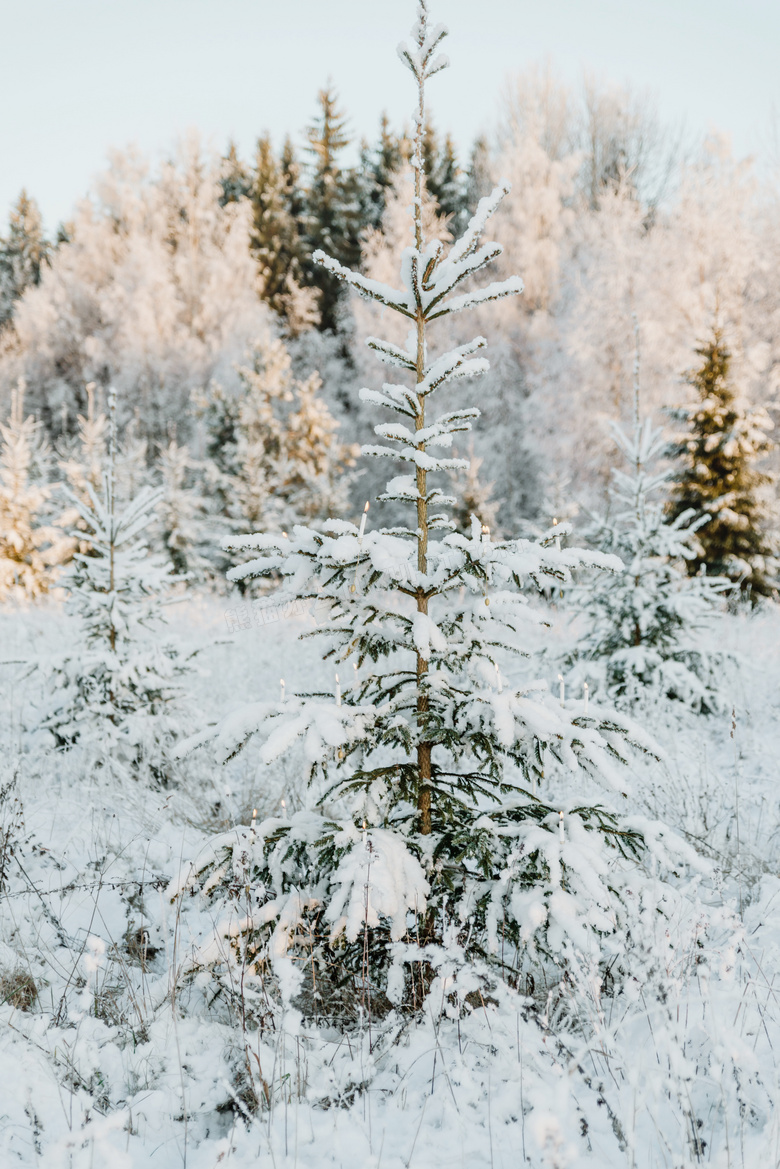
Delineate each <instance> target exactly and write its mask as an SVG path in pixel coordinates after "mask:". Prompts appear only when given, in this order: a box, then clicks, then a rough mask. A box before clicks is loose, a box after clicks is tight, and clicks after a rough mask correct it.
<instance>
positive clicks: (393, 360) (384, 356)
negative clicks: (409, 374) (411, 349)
mask: <svg viewBox="0 0 780 1169" xmlns="http://www.w3.org/2000/svg"><path fill="white" fill-rule="evenodd" d="M366 345H367V346H368V348H369V349H373V350H374V352H375V353H376V355H377V357H378V358H379V360H380V361H383V362H384V363H385V365H398V366H400V367H401V369H416V368H417V365H416V362H415V359H414V355H413V354H411V353H407V351H406V350H405V349H401V347H400V346H399V345H393V343H392V342H391V341H382V340H380V338H379V337H369V338H368V339H367V340H366Z"/></svg>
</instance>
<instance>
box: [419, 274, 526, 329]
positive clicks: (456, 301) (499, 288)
mask: <svg viewBox="0 0 780 1169" xmlns="http://www.w3.org/2000/svg"><path fill="white" fill-rule="evenodd" d="M523 287H524V286H523V282H522V280H521V279H520V277H519V276H510V277H509V279H508V280H498V281H496V282H495V283H493V284H488V285H487V287H486V288H480V289H478V290H477V291H476V292H467V293H465V295H464V296H454V297H453V298H452V300H447V301H445V302H444V304H443V305H442V306H441V308H440V309H439V310H438V312H435V313H431V315H430V316H429V317H428V320H429V321H435V320H436V318H437V317H446V316H449V314H450V313H460V312H463V311H464V310H465V309H469V308H476V307H477V305H480V304H487V303H488V302H489V301H491V300H503V298H504V297H505V296H519V295H520V293H521V292H522V291H523Z"/></svg>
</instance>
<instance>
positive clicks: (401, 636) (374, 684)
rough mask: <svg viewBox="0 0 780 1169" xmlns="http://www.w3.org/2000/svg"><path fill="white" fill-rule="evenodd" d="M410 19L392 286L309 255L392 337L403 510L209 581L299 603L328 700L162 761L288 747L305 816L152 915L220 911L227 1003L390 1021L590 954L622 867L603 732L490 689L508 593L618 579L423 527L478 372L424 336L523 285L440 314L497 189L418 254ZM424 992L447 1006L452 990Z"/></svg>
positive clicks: (415, 58) (372, 451)
mask: <svg viewBox="0 0 780 1169" xmlns="http://www.w3.org/2000/svg"><path fill="white" fill-rule="evenodd" d="M418 14H419V15H418V22H417V24H416V25H415V27H414V29H413V34H412V35H413V43H412V44H411V45H409V46H402V48H401V50H400V52H401V58H402V61H403V63H404V64H405V65H406V67H407V68H408V69H409V70H410V71H411V73H412V75H413V77H414V80H415V84H416V88H417V97H418V102H417V108H416V110H415V125H416V128H417V132H416V136H415V143H414V161H413V167H414V183H415V198H414V212H413V215H414V218H413V223H412V225H411V226H412V231H413V235H412V244H411V246H409V247H407V248H406V250H405V252H404V253H403V257H402V262H401V286H400V287H396V286H391V285H388V284H384V283H380V282H378V281H374V280H371V279H369V278H368V277H365V276H363V275H361V274H360V273H358V272H355V271H354V270H351V269H349V268H346V267H345V266H344V265H343V264H341V263H340V262H339V261H338V260H336V259H334V258H332V257H330V256H328V255H326V254H325V253H324V252H319V253H317V255H316V256H315V259H316V261H317V262H318V263H320V264H321V265H323V267H325V268H326V269H327V270H328V271H329V272H330V273H332V274H333V275H334V276H336V277H338V278H339V279H342V280H343V281H344V282H345V283H346V284H347V285H349V286H350V287H352V288H353V289H355V290H356V291H357V292H358V293H359V294H361V295H363V296H366V297H369V298H371V299H372V300H374V301H376V302H378V303H380V304H383V305H385V306H386V308H387V309H388V310H389V311H390V312H392V313H397V314H400V316H401V317H403V318H405V319H406V320H407V321H408V322H409V324H410V326H411V331H410V333H409V336H408V341H407V343H406V345H404V346H399V345H397V344H394V343H391V342H387V341H383V340H380V339H378V338H373V339H371V340H370V341H369V345H370V347H371V348H372V349H373V351H374V352H375V353H376V355H377V357H378V358H379V360H380V361H382V362H383V363H384V364H385V365H388V366H389V367H390V368H391V369H392V370H393V372H394V373H395V374H396V378H397V379H402V380H396V381H393V382H392V383H388V384H385V385H384V386H383V388H382V390H363V391H362V396H363V398H364V399H366V400H368V401H370V402H372V403H374V404H377V405H381V406H383V407H385V408H386V409H388V410H389V411H390V412H391V413H392V414H393V415H395V417H396V419H397V421H393V422H391V423H388V424H386V425H380V426H377V427H376V433H377V435H378V437H379V439H380V440H381V441H380V442H379V443H378V444H377V445H372V446H369V447H366V448H364V453H366V454H368V455H373V456H375V457H377V458H380V459H385V460H389V461H390V462H391V463H399V464H400V467H399V468H398V473H397V474H395V475H394V476H393V477H392V478H391V480H390V482H389V483H388V485H387V490H386V492H385V493H384V494H383V495H381V496H380V497H379V500H380V502H382V501H392V502H393V504H394V505H397V504H400V505H402V506H403V507H405V508H407V509H408V512H409V520H408V522H407V523H406V524H404V525H399V526H396V527H393V528H379V529H376V530H366V527H365V523H366V519H365V517H366V513H364V520H363V521H362V522H361V526H360V528H357V527H356V526H355V525H353V524H351V523H347V522H332V523H330V524H328V525H325V526H324V527H323V529H322V530H320V531H316V530H313V529H312V528H307V527H296V528H295V529H294V530H293V531H292V532H291V533H290V534H289V535H288V536H286V535H284V534H282V535H281V536H280V535H278V534H275V535H271V534H258V535H252V536H247V537H245V538H243V539H238V540H235V539H234V540H233V541H231V542H230V546H231V547H233V548H236V549H240V550H241V549H244V550H246V551H249V552H252V553H253V554H254V559H252V560H251V561H249V563H246V564H243V565H241V566H240V567H236V568H235V569H233V570H231V572H230V574H229V576H230V578H231V579H233V580H235V581H240V580H245V579H248V578H252V577H270V578H271V579H281V580H282V582H283V586H284V589H285V591H286V593H287V595H292V596H299V597H306V598H317V600H318V601H319V605H318V612H320V613H322V614H323V619H322V624H321V625H320V627H318V628H317V630H316V631H315V632H316V634H317V635H318V636H320V637H322V638H323V640H324V651H323V652H324V654H325V656H326V657H327V658H329V659H330V660H331V661H332V662H333V667H334V671H337V674H336V676H335V677H334V686H333V690H332V691H331V692H330V693H312V692H311V691H310V690H309V691H308V692H303V693H299V694H295V695H288V696H287V697H285V695H283V696H282V699H281V701H280V700H277V696H276V694H274V695H273V697H271V696H268V697H266V699H265V700H261V701H259V702H257V703H256V704H255V705H253V706H250V707H245V708H243V709H241V710H239V711H238V712H237V713H236V714H235V715H232V716H229V717H228V718H227V719H225V720H224V721H223V722H222V723H221V724H219V726H218V727H216V728H207V729H205V730H204V731H203V732H202V733H201V734H200V735H198V736H196V737H195V738H194V739H192V740H191V741H190V742H189V744H187V745H186V746H185V748H183V749H192V748H193V747H195V746H197V745H198V744H200V743H203V742H206V741H208V740H210V739H214V738H215V739H216V742H217V745H218V753H219V756H220V757H221V758H222V759H226V758H228V757H230V756H231V755H233V754H235V752H236V751H238V750H240V749H241V748H242V747H243V746H244V744H245V743H246V742H247V741H248V740H249V739H250V738H252V737H254V736H257V737H259V739H260V740H261V742H262V747H261V759H262V761H263V762H264V763H266V764H270V763H271V762H272V761H273V760H275V759H277V758H278V757H279V756H280V755H282V754H283V753H284V752H287V751H290V750H293V749H294V748H295V745H296V744H299V745H300V746H301V748H302V750H303V754H304V757H305V760H306V763H307V764H308V768H309V770H310V773H311V776H312V787H311V793H312V794H311V804H310V805H309V807H308V808H306V809H305V810H304V811H301V812H300V813H296V814H295V815H293V816H292V817H290V818H288V817H287V816H286V815H283V816H282V817H281V818H279V819H272V820H269V821H266V822H265V823H263V824H261V825H258V826H256V825H253V826H252V827H251V828H247V829H240V830H238V831H237V832H236V831H234V832H232V833H229V834H227V835H226V836H224V837H223V838H221V839H220V840H218V841H216V842H215V843H214V844H213V845H210V846H209V849H208V850H207V854H204V856H203V857H202V858H200V859H197V860H196V861H195V862H194V863H193V864H192V865H191V866H187V867H186V868H185V870H184V871H183V873H182V874H181V876H180V878H179V879H178V880H177V881H175V882H174V883H173V885H172V887H171V893H172V895H173V896H175V895H176V894H177V893H178V892H180V891H183V890H185V889H193V888H195V887H197V886H198V884H199V883H200V882H202V881H203V882H205V881H207V882H208V884H207V886H205V888H206V894H205V895H206V896H208V897H212V898H217V899H219V900H221V901H223V902H224V904H225V905H226V906H227V907H228V909H229V910H230V911H231V912H229V913H228V916H227V918H226V919H225V920H226V923H227V924H226V925H225V926H224V928H222V927H220V930H221V932H220V931H218V934H217V938H216V940H215V945H214V948H213V949H212V950H211V951H210V953H211V955H212V956H213V955H214V954H215V953H216V954H221V955H222V956H223V957H224V958H225V960H229V955H230V953H231V951H235V954H236V956H237V957H238V958H239V960H241V956H242V955H243V956H244V958H245V965H244V971H245V973H246V974H247V978H249V979H250V980H251V978H252V977H253V976H254V975H255V974H256V973H259V972H261V971H263V970H267V971H270V972H271V973H272V974H273V975H274V977H275V978H276V979H278V980H279V984H280V985H281V989H282V992H283V994H284V995H286V996H287V997H289V996H290V995H293V994H295V993H296V991H297V990H298V988H299V987H300V982H301V974H300V969H301V967H302V964H303V962H306V963H311V964H312V965H313V967H314V969H315V975H316V985H317V987H318V988H319V990H318V993H319V994H321V995H324V994H325V993H326V988H327V987H328V985H329V983H330V984H331V986H332V985H333V983H334V982H335V983H338V982H339V981H342V982H343V981H348V980H349V979H353V978H354V979H358V980H359V981H360V980H362V982H363V987H364V990H366V988H367V987H369V989H370V987H371V986H373V987H375V988H376V987H378V988H380V989H381V990H382V991H384V993H385V994H386V995H387V996H388V997H389V998H390V999H391V1000H392V1001H397V1002H403V1003H405V1004H406V1005H407V1006H408V1007H410V1008H411V1007H412V1006H413V1005H414V1004H415V1003H416V1004H417V1005H418V1006H419V1005H421V1004H422V1002H423V1001H424V999H425V995H426V992H427V990H428V988H429V986H430V984H431V979H432V978H433V976H434V973H435V971H436V970H437V969H438V970H440V971H442V972H443V973H447V972H449V973H450V974H452V973H453V972H454V971H456V970H458V969H463V970H466V968H467V967H468V968H469V969H470V971H471V973H469V971H468V970H466V973H465V975H464V977H465V978H469V977H470V978H472V981H471V982H469V983H468V989H469V990H473V988H474V985H475V983H474V981H473V977H474V971H475V970H476V971H480V970H481V971H483V973H484V972H485V971H486V970H488V969H489V970H490V971H492V975H489V974H487V973H486V974H485V978H489V977H497V978H507V979H509V980H511V979H512V978H513V977H516V976H517V971H518V968H519V965H520V964H521V963H522V961H523V954H524V953H525V952H526V948H527V947H528V946H533V945H535V944H536V945H538V946H540V947H541V948H543V949H545V948H546V949H547V950H548V951H553V952H555V953H557V954H561V953H563V952H564V951H565V946H566V939H569V940H571V941H573V942H574V944H575V945H577V946H578V947H579V946H587V945H588V941H587V939H588V937H589V936H591V937H595V935H593V934H591V933H590V931H591V930H593V929H595V930H601V931H603V932H606V933H609V931H610V930H611V928H612V924H611V922H612V921H614V917H611V916H610V915H612V914H614V913H616V912H619V909H617V910H616V908H615V905H616V903H617V899H618V895H617V894H613V893H612V892H610V888H612V889H615V888H616V887H617V886H618V885H619V883H620V877H619V876H618V875H617V874H616V872H615V869H614V866H613V867H612V868H611V867H610V865H609V859H608V858H609V857H610V856H613V857H619V856H620V854H621V852H625V853H631V852H632V851H633V850H636V849H638V848H639V847H640V846H641V840H640V837H639V835H638V834H637V831H636V830H635V828H633V827H632V826H630V825H628V824H625V823H623V822H622V815H623V813H622V812H621V810H620V804H621V802H622V801H623V796H622V795H621V794H620V793H623V792H624V791H625V790H626V783H627V779H628V776H627V770H626V769H625V768H624V767H623V766H621V761H622V762H623V763H625V762H626V761H627V758H628V754H627V748H628V743H629V742H630V741H631V733H630V731H629V729H628V724H627V723H626V722H625V720H621V718H620V717H619V716H617V715H615V714H614V713H613V712H608V713H605V712H602V711H599V710H598V709H595V708H591V710H590V712H589V714H587V715H586V713H585V711H584V708H583V704H582V703H581V702H579V701H576V702H571V701H568V702H565V703H563V702H561V701H560V700H559V698H558V697H557V696H554V695H552V694H551V693H549V691H548V690H547V688H546V686H545V685H544V683H542V682H539V681H538V680H533V676H532V680H531V681H529V682H528V683H526V684H524V685H517V684H515V685H510V683H509V680H508V678H507V677H506V675H505V673H504V671H505V669H506V668H507V663H508V662H509V661H511V660H512V655H513V654H515V655H527V654H528V648H527V640H526V636H525V630H526V629H527V628H528V626H529V625H532V626H537V625H538V624H540V622H541V621H542V620H543V619H542V618H541V616H539V615H538V614H537V611H536V610H534V609H533V608H532V607H531V605H530V604H529V600H528V596H527V592H526V591H525V590H526V586H527V585H528V584H529V583H531V584H536V585H537V586H539V587H541V586H542V584H543V582H544V581H546V580H554V581H558V580H565V579H568V574H569V571H570V569H571V568H572V567H573V566H575V565H580V564H582V563H597V562H600V561H601V562H603V563H606V564H609V565H612V566H615V567H617V565H618V562H617V561H614V560H610V559H609V558H603V557H602V558H600V557H599V556H598V555H597V554H595V553H587V552H583V551H578V550H572V549H567V550H565V551H561V550H560V549H559V548H558V547H557V546H556V543H555V540H554V537H553V536H552V534H549V536H548V538H547V539H546V540H544V541H542V542H539V543H536V542H532V541H527V540H507V541H500V542H494V541H493V540H491V537H490V533H489V532H488V531H487V530H486V529H485V528H483V527H482V525H481V524H480V523H479V521H478V519H476V518H472V526H471V531H470V533H469V534H468V535H461V534H459V533H456V532H455V531H454V530H453V528H454V525H453V523H452V522H451V519H450V518H449V515H448V514H447V510H446V509H447V508H448V507H450V506H451V505H452V504H453V502H454V501H453V500H451V499H449V498H448V497H446V496H445V495H444V493H443V491H442V488H441V486H439V485H438V484H439V483H440V482H441V481H442V478H443V477H446V475H447V473H448V472H450V471H451V470H453V469H455V468H456V467H461V468H462V469H464V470H465V469H466V467H467V464H466V463H465V461H464V462H461V461H460V460H454V459H452V458H450V457H449V456H448V455H447V453H446V452H447V450H448V448H449V447H450V446H451V443H452V438H453V435H454V434H457V433H460V432H462V431H465V430H467V429H468V428H469V426H470V425H471V422H472V421H473V420H474V419H475V418H476V417H477V416H478V414H479V411H478V410H476V409H460V410H452V409H447V408H446V406H445V409H444V412H443V413H441V414H439V415H438V416H433V417H431V413H430V411H431V404H432V400H433V396H434V395H439V396H441V395H442V394H443V393H446V391H447V390H448V389H450V388H451V386H452V384H453V382H454V381H456V380H458V379H460V378H464V377H473V376H476V375H478V374H481V373H483V372H484V371H485V370H486V369H487V367H488V363H487V361H486V360H485V359H484V357H483V356H481V352H482V350H483V349H484V348H485V345H486V342H485V340H484V338H482V337H476V338H474V339H473V340H471V341H468V342H466V343H464V344H461V345H459V346H458V347H457V348H455V349H453V350H452V351H450V352H446V353H442V354H440V355H438V356H435V355H434V354H433V353H432V351H431V349H430V348H429V346H430V344H431V337H430V333H431V326H432V325H433V324H434V322H435V321H436V320H439V319H442V318H444V317H447V316H450V315H452V314H454V313H457V312H462V311H465V310H468V309H470V308H473V307H476V306H478V305H484V304H485V303H487V302H490V301H495V300H498V299H499V298H501V297H506V296H514V295H517V294H519V293H520V292H521V291H522V282H521V281H520V280H519V279H518V278H516V277H512V278H510V279H508V280H505V281H502V282H500V283H493V284H489V285H488V286H487V287H484V288H481V289H472V291H469V292H465V293H464V292H462V291H459V286H461V285H462V284H463V283H464V282H465V281H469V280H471V278H473V277H474V275H475V274H476V273H478V272H479V271H480V270H481V269H482V268H484V267H486V266H487V265H488V264H489V263H490V262H491V261H492V260H494V259H496V258H497V256H498V255H499V254H500V251H501V249H500V247H498V246H497V245H496V244H493V243H490V242H483V241H482V235H483V232H484V228H485V225H486V222H487V220H488V218H489V216H490V215H491V214H492V213H493V212H494V211H495V210H496V208H497V207H498V205H499V203H500V202H501V200H502V198H503V196H504V195H505V194H506V187H505V186H499V187H497V188H496V189H495V190H494V191H493V192H492V194H490V195H489V196H488V197H487V198H485V199H483V200H482V202H481V203H480V205H479V207H478V209H477V213H476V215H475V216H474V218H473V219H472V220H471V222H470V224H469V226H468V227H467V229H466V231H465V233H464V234H463V236H462V237H461V238H460V239H458V240H457V241H456V242H455V243H454V244H453V246H452V247H451V248H450V250H449V252H446V251H445V248H444V246H443V245H442V243H441V241H439V240H426V239H425V237H424V234H423V226H422V207H423V199H422V193H423V192H422V140H423V134H424V129H425V87H426V82H427V81H428V79H429V78H430V77H432V76H433V75H434V74H436V73H437V72H439V70H441V69H443V68H444V67H445V66H446V64H447V60H446V58H445V57H444V56H443V55H442V54H441V53H440V52H439V45H440V42H441V40H442V38H443V37H444V36H445V35H446V29H444V28H443V27H442V26H436V27H433V26H432V25H431V24H430V22H429V18H428V5H427V0H420V3H419V6H418ZM640 737H641V736H640ZM634 741H635V742H636V741H637V740H636V739H635V740H634ZM599 791H600V792H601V793H602V794H601V797H599V796H597V794H596V793H597V792H599ZM605 792H606V793H612V794H611V795H610V794H606V795H605V794H604V793H605ZM600 798H601V800H606V801H607V802H612V805H613V806H612V808H611V809H610V808H608V807H604V806H603V803H601V802H599V799H600ZM564 809H565V811H564ZM569 842H570V843H569ZM607 873H610V874H611V875H610V876H607ZM613 898H614V899H613ZM231 939H232V941H231ZM204 953H205V952H204ZM299 958H300V959H301V962H298V961H297V959H299ZM204 960H208V958H204ZM513 971H514V974H513ZM465 989H466V986H465V985H464V993H465ZM447 993H448V994H453V995H456V994H457V993H458V992H457V990H456V988H455V986H454V984H451V985H450V990H449V991H448V992H447ZM441 997H442V1001H443V999H444V989H443V987H442V996H441ZM440 1005H441V1004H440V1003H439V1002H438V1001H437V1004H436V1008H435V1009H437V1010H438V1009H440Z"/></svg>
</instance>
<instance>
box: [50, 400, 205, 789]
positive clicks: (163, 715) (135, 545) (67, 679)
mask: <svg viewBox="0 0 780 1169" xmlns="http://www.w3.org/2000/svg"><path fill="white" fill-rule="evenodd" d="M114 419H115V407H114V396H113V395H111V398H110V411H109V420H110V425H109V430H110V438H109V452H108V460H107V466H106V470H105V474H104V479H103V488H102V491H101V493H100V494H98V493H97V492H96V491H95V490H94V488H93V487H92V486H91V485H90V484H89V483H86V484H85V490H86V493H87V502H85V501H84V499H83V498H82V497H81V496H79V495H76V494H75V493H70V502H71V503H72V505H73V508H74V509H75V511H76V512H77V513H78V515H79V517H80V519H81V520H82V522H83V526H84V530H85V532H86V536H87V539H88V540H89V545H90V551H89V553H88V554H85V553H82V552H79V553H77V554H76V555H75V557H74V560H73V563H72V565H71V567H70V571H69V575H68V577H67V578H66V580H65V581H64V582H63V583H65V584H66V586H67V588H68V590H69V596H68V600H67V603H66V609H67V611H68V612H69V613H70V614H71V616H72V617H73V619H74V620H73V640H72V643H71V647H70V648H69V649H68V650H67V651H66V652H65V654H64V655H63V656H61V657H60V658H58V659H57V658H54V659H50V660H49V662H47V667H48V670H49V675H48V678H47V705H46V710H45V712H44V716H43V719H42V725H43V726H44V727H45V728H46V729H47V730H49V731H50V732H51V733H52V734H53V735H54V738H55V740H56V742H57V744H58V745H59V746H60V747H65V748H68V747H72V746H73V745H75V744H77V743H78V744H79V745H80V746H81V747H82V748H84V749H85V750H86V751H87V753H88V754H89V755H90V756H93V757H94V761H95V763H97V764H99V765H103V766H106V767H111V768H112V769H113V770H114V771H117V772H119V773H124V774H126V775H130V776H132V777H133V778H139V777H145V776H148V777H150V778H152V779H153V780H154V781H155V782H158V783H161V784H164V785H165V784H168V783H169V782H171V781H172V780H173V779H174V778H175V776H176V771H177V765H176V763H175V761H174V759H173V756H172V746H173V743H174V740H175V738H176V736H177V735H178V734H180V733H181V717H180V712H179V711H178V710H177V708H176V700H177V698H178V696H179V694H180V691H181V688H182V678H183V676H184V675H185V674H186V673H187V672H188V671H189V666H188V663H187V661H186V659H184V658H182V656H181V655H180V654H179V651H178V648H177V646H176V645H175V643H174V642H173V640H172V639H170V638H167V639H166V638H164V637H163V636H161V632H162V627H163V625H164V619H163V613H162V602H163V599H164V597H165V595H166V593H169V592H170V587H171V584H172V583H173V579H174V578H172V577H171V574H170V571H169V565H168V564H166V563H165V561H164V560H163V559H162V558H158V557H154V556H150V555H148V553H147V546H146V542H145V539H144V532H145V530H146V529H147V528H148V527H149V526H150V525H151V524H152V523H153V521H154V520H155V518H156V517H155V513H156V508H157V506H158V504H159V503H160V501H161V499H162V496H163V489H162V488H149V487H147V488H144V489H143V490H141V491H140V492H139V493H138V494H137V495H136V496H135V498H133V499H130V500H129V501H128V502H127V503H125V504H123V505H120V504H119V502H118V500H117V498H116V495H115V484H114V472H115V462H116V425H115V421H114ZM78 534H79V535H81V533H80V532H79V533H78Z"/></svg>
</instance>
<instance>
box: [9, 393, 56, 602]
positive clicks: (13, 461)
mask: <svg viewBox="0 0 780 1169" xmlns="http://www.w3.org/2000/svg"><path fill="white" fill-rule="evenodd" d="M47 456H48V452H47V449H46V444H45V442H44V440H43V438H42V435H41V425H40V423H38V422H36V421H35V419H34V418H32V417H27V418H25V417H24V385H23V384H22V383H20V384H19V385H18V386H17V387H16V388H15V390H14V391H13V394H12V398H11V415H10V418H9V419H8V420H7V422H6V423H5V424H3V423H0V599H3V598H6V597H9V596H18V597H27V598H35V597H38V596H40V595H41V594H42V593H46V592H48V590H49V589H50V588H51V586H52V584H53V583H54V581H55V579H56V576H57V566H58V565H60V564H62V561H63V560H64V559H65V558H66V557H67V555H68V552H69V550H70V541H69V540H68V539H67V537H66V536H65V534H64V532H63V531H62V529H61V528H60V527H58V526H56V525H55V524H52V523H51V522H50V516H49V514H48V512H49V506H50V505H49V499H50V495H51V489H50V487H49V486H48V485H47V484H46V483H45V482H44V481H43V479H44V478H45V466H44V465H45V463H46V462H47Z"/></svg>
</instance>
